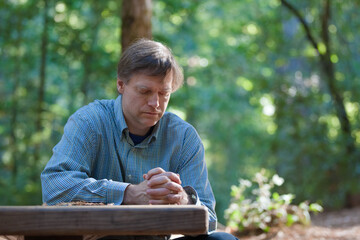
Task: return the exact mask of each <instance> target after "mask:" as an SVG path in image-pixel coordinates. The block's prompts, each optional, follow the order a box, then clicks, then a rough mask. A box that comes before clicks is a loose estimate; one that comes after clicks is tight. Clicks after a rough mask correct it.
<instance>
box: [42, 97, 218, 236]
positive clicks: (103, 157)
mask: <svg viewBox="0 0 360 240" xmlns="http://www.w3.org/2000/svg"><path fill="white" fill-rule="evenodd" d="M121 106H122V105H121V95H120V96H119V97H118V98H117V99H116V100H97V101H95V102H93V103H90V104H89V105H87V106H85V107H82V108H80V109H79V110H78V111H77V112H75V113H74V114H73V115H72V116H71V117H70V118H69V120H68V122H67V124H66V125H65V128H64V135H63V136H62V138H61V140H60V142H59V143H58V144H57V145H56V146H55V147H54V149H53V156H52V157H51V159H50V161H49V162H48V163H47V165H46V167H45V169H44V171H43V172H42V173H41V183H42V192H43V201H44V202H45V203H47V204H48V205H54V204H57V203H60V202H70V201H86V202H101V203H106V204H107V203H114V204H116V205H120V204H121V203H122V201H123V197H124V191H125V189H126V187H127V186H128V185H129V184H138V183H140V182H142V181H143V177H142V176H143V174H144V173H147V172H148V171H149V170H150V169H152V168H155V167H161V168H163V169H164V170H165V171H171V172H174V173H178V174H180V178H181V181H182V186H183V187H184V188H187V189H189V188H190V189H193V190H195V192H196V193H195V194H196V195H197V204H198V205H200V204H201V205H204V206H206V207H207V208H208V211H209V231H212V230H215V228H216V214H215V210H214V208H215V199H214V195H213V192H212V189H211V186H210V183H209V181H208V173H207V169H206V163H205V159H204V147H203V144H202V142H201V139H200V137H199V135H198V134H197V132H196V130H195V129H194V128H193V127H192V126H191V125H190V124H189V123H187V122H185V121H183V120H182V119H180V118H179V117H178V116H176V115H175V114H172V113H168V112H166V113H165V114H164V116H163V117H162V118H161V119H160V121H159V122H158V123H157V124H156V125H155V127H154V129H153V131H152V133H151V134H150V135H149V136H148V137H147V138H146V139H145V140H144V141H143V142H141V143H140V144H138V145H136V146H135V145H134V143H133V141H132V140H131V138H130V136H129V130H128V127H127V125H126V122H125V119H124V115H123V112H122V107H121Z"/></svg>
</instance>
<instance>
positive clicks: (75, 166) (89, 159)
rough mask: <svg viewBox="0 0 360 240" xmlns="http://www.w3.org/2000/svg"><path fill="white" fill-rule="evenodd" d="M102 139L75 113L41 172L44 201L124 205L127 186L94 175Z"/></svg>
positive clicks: (53, 203)
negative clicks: (94, 164)
mask: <svg viewBox="0 0 360 240" xmlns="http://www.w3.org/2000/svg"><path fill="white" fill-rule="evenodd" d="M98 147H99V140H98V138H97V137H96V134H95V132H94V131H93V129H92V127H91V125H90V124H89V122H88V121H87V120H86V119H84V118H82V117H81V115H80V114H79V113H75V114H74V115H73V116H71V117H70V118H69V121H68V122H67V124H66V125H65V128H64V134H63V136H62V138H61V140H60V142H59V143H58V144H57V145H56V146H55V147H54V149H53V156H52V157H51V159H50V161H49V162H48V163H47V165H46V167H45V169H44V171H43V172H42V173H41V184H42V194H43V202H44V203H46V204H48V205H55V204H57V203H61V202H71V201H85V202H101V203H114V204H117V205H119V204H121V203H122V201H123V197H124V192H125V189H126V187H127V186H128V183H124V182H118V181H111V180H107V179H100V180H96V179H94V178H92V177H90V176H91V166H92V165H93V162H94V161H95V160H96V154H97V149H98Z"/></svg>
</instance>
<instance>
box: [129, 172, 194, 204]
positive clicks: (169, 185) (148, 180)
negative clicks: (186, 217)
mask: <svg viewBox="0 0 360 240" xmlns="http://www.w3.org/2000/svg"><path fill="white" fill-rule="evenodd" d="M143 178H144V181H143V182H141V183H139V184H137V185H132V184H130V185H129V186H128V187H127V188H126V190H125V194H124V200H123V204H127V205H148V204H154V205H158V204H177V205H186V204H188V202H189V200H188V195H187V194H186V192H185V190H184V189H183V188H182V186H181V180H180V176H179V174H175V173H173V172H166V171H164V170H163V169H162V168H159V167H158V168H154V169H151V170H150V171H148V173H146V174H144V175H143Z"/></svg>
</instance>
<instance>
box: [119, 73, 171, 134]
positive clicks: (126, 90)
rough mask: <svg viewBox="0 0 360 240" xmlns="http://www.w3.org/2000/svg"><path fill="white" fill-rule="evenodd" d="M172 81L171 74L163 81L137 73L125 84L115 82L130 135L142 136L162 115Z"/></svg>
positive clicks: (168, 97) (168, 98) (159, 78)
mask: <svg viewBox="0 0 360 240" xmlns="http://www.w3.org/2000/svg"><path fill="white" fill-rule="evenodd" d="M172 80H173V76H172V73H171V72H169V73H168V74H167V75H166V76H165V78H164V79H162V78H161V77H157V76H147V75H144V74H140V73H139V74H134V75H133V76H132V77H131V79H130V81H129V82H128V83H127V84H125V83H124V82H123V81H122V80H120V79H118V80H117V88H118V91H119V93H120V94H122V108H123V113H124V117H125V121H126V124H127V125H128V128H129V131H130V132H131V133H132V134H135V135H139V136H144V135H145V134H146V133H147V132H148V131H149V129H150V128H151V127H152V126H154V125H155V124H156V123H157V122H158V121H159V120H160V118H161V117H162V116H163V115H164V112H165V110H166V107H167V105H168V103H169V100H170V95H171V91H172V88H171V87H172Z"/></svg>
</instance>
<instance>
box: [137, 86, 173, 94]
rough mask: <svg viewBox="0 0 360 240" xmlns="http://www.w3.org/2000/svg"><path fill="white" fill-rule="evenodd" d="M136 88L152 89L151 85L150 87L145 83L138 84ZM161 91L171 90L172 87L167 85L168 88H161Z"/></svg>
mask: <svg viewBox="0 0 360 240" xmlns="http://www.w3.org/2000/svg"><path fill="white" fill-rule="evenodd" d="M136 88H137V89H140V90H152V88H151V87H148V86H145V85H138V86H136ZM161 91H164V92H171V91H172V88H171V87H166V88H163V89H161Z"/></svg>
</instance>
